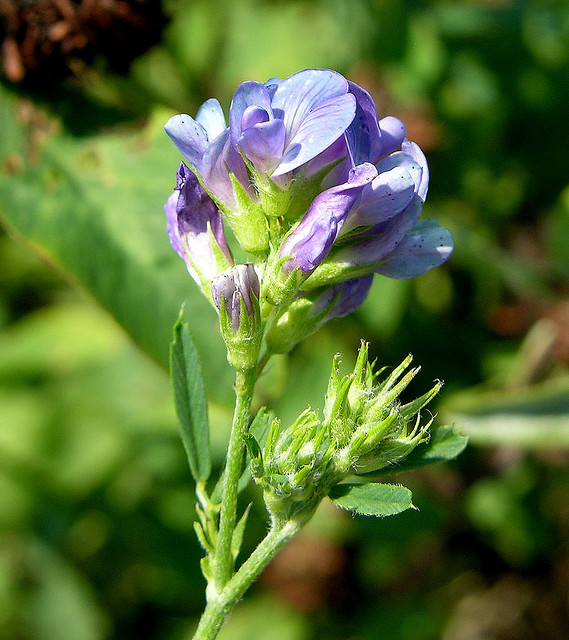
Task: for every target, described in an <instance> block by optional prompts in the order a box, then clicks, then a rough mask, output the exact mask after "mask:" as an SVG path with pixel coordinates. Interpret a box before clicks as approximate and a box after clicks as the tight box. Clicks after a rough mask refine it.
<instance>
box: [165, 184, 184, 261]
mask: <svg viewBox="0 0 569 640" xmlns="http://www.w3.org/2000/svg"><path fill="white" fill-rule="evenodd" d="M179 196H180V191H179V190H178V189H176V191H174V192H173V193H172V195H171V196H170V197H169V198H168V200H167V201H166V204H165V205H164V211H165V212H166V229H167V231H168V238H169V239H170V244H171V245H172V248H173V249H174V251H175V252H176V253H177V254H178V255H179V256H180V258H184V259H185V258H186V252H185V251H184V245H183V244H182V239H181V238H180V234H179V233H178V214H177V213H176V205H177V203H178V197H179Z"/></svg>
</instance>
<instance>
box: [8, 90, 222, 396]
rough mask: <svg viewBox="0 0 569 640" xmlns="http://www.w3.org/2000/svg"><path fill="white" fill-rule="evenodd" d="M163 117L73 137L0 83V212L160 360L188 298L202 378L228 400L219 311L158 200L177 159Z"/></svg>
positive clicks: (169, 188)
mask: <svg viewBox="0 0 569 640" xmlns="http://www.w3.org/2000/svg"><path fill="white" fill-rule="evenodd" d="M169 115H171V114H169V113H164V112H157V113H156V114H155V116H154V117H153V118H152V119H150V120H149V122H148V123H147V124H146V125H145V127H144V128H143V129H140V130H137V131H112V132H105V133H99V134H97V135H93V136H91V137H89V136H86V137H83V138H76V137H73V136H72V135H70V134H68V133H66V132H65V131H62V127H61V124H60V123H59V122H58V121H57V119H56V118H51V117H49V118H48V117H47V116H46V115H45V113H43V112H41V111H40V110H39V109H36V108H35V107H31V106H30V104H29V103H24V101H22V100H20V99H18V98H16V97H14V96H12V95H10V94H9V93H8V92H7V91H6V90H5V89H3V88H1V87H0V120H1V121H2V135H0V166H3V167H4V175H3V176H2V180H0V220H1V221H2V222H3V223H4V225H5V226H6V228H7V229H8V230H9V231H10V232H11V235H13V236H14V237H16V238H18V239H20V240H23V241H24V243H23V250H30V249H31V250H34V251H35V252H37V253H39V254H40V255H41V256H42V257H43V258H44V259H45V260H46V261H48V262H49V263H51V264H53V265H54V266H56V267H58V268H60V269H62V270H64V271H66V272H68V273H70V274H71V275H72V277H73V279H74V280H75V281H77V282H79V283H80V284H81V285H82V286H84V287H85V288H86V289H87V290H88V291H89V292H90V293H91V294H92V295H93V296H94V297H95V298H96V300H97V301H98V302H99V303H100V304H101V305H102V306H103V307H105V308H106V309H107V310H108V311H109V312H110V313H111V314H112V315H113V316H114V318H115V319H116V320H117V321H118V323H119V324H120V325H122V326H123V327H124V329H125V330H126V331H127V332H128V333H129V334H130V335H131V336H132V338H133V339H134V341H135V342H136V343H137V344H138V345H139V346H140V347H141V348H142V349H143V350H144V351H145V352H146V353H147V354H149V355H150V356H151V357H152V358H154V359H155V360H157V361H158V362H160V363H161V364H162V366H163V367H164V368H166V367H167V366H168V344H169V342H170V339H171V331H172V325H173V324H174V322H175V320H176V317H177V314H178V311H179V308H180V304H181V303H182V302H183V301H184V300H185V301H186V308H187V309H191V311H192V316H191V323H192V334H193V335H194V336H195V338H196V341H197V344H198V345H199V346H200V348H201V347H202V345H203V346H204V347H205V345H207V350H208V358H207V360H204V362H205V363H206V367H205V370H204V375H205V377H206V380H207V381H208V383H209V385H208V386H209V387H210V388H211V390H212V393H213V394H214V395H216V396H217V397H218V398H219V397H220V394H222V393H223V394H224V395H223V401H224V402H225V401H228V400H229V398H230V395H231V384H232V375H231V372H230V370H229V367H228V366H227V364H226V359H225V348H224V345H223V342H222V340H221V339H220V337H219V333H218V331H217V323H216V322H215V314H214V313H213V311H212V309H211V308H210V305H209V304H208V302H207V301H206V299H205V297H204V296H203V295H202V294H201V293H200V292H199V291H198V288H197V287H196V286H195V285H194V283H193V281H192V279H191V278H190V277H189V275H188V273H187V271H186V268H185V265H184V263H183V261H182V260H181V259H180V258H179V257H178V256H177V255H176V254H175V252H174V251H173V250H172V249H171V247H170V245H169V242H168V237H167V234H166V227H165V218H164V210H163V206H164V202H165V200H166V199H167V198H168V196H169V195H170V193H171V191H172V188H173V186H174V183H175V177H174V176H175V171H176V167H177V165H178V163H179V161H180V159H181V158H180V155H179V153H178V152H177V151H176V149H175V148H173V145H172V144H171V142H170V140H169V139H168V137H167V136H166V135H165V134H164V132H163V130H162V125H163V123H164V122H165V121H166V120H167V118H168V117H169ZM26 241H27V242H26Z"/></svg>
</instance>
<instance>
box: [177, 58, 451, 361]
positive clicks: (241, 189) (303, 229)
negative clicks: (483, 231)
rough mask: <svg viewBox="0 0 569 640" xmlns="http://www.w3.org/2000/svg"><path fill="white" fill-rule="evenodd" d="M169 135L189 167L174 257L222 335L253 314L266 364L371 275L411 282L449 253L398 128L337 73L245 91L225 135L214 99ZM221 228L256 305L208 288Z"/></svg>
mask: <svg viewBox="0 0 569 640" xmlns="http://www.w3.org/2000/svg"><path fill="white" fill-rule="evenodd" d="M165 130H166V132H167V133H168V135H169V136H170V137H171V139H172V140H173V142H174V143H175V145H176V146H177V147H178V149H179V150H180V151H181V153H182V154H183V156H184V158H185V164H184V163H182V164H181V165H180V167H179V169H178V175H177V184H176V188H175V191H174V193H173V194H172V195H171V196H170V198H169V199H168V202H167V203H166V207H165V209H166V215H167V222H168V233H169V237H170V241H171V243H172V246H173V247H174V249H175V250H176V251H177V252H178V253H179V254H180V256H181V257H182V258H183V259H184V260H185V261H186V264H187V267H188V270H189V272H190V274H191V275H192V277H193V278H194V280H195V281H196V282H197V283H198V284H199V285H200V287H201V288H202V290H203V292H204V293H205V295H206V296H207V297H208V298H209V299H210V301H211V302H212V304H214V305H215V306H216V307H217V308H218V310H219V312H220V314H223V313H225V314H229V316H230V320H231V322H228V323H226V324H227V325H228V326H229V325H230V324H233V326H234V327H238V325H239V322H240V318H242V313H243V310H245V312H246V313H253V312H255V313H258V314H259V319H260V320H259V322H257V323H256V325H257V326H259V327H260V329H259V331H261V332H262V333H263V335H264V336H265V346H266V349H267V351H268V352H269V353H278V352H286V351H288V350H290V349H291V348H292V347H293V346H294V344H296V342H298V341H299V340H301V339H302V338H303V337H305V336H306V335H309V334H310V333H312V332H313V331H314V330H316V329H317V328H318V327H319V326H320V325H322V324H323V323H324V322H326V321H327V320H329V319H330V318H332V317H335V316H342V315H346V314H348V313H350V312H352V311H354V310H355V309H356V308H357V307H358V306H359V305H361V304H362V302H363V301H364V299H365V298H366V296H367V293H368V291H369V288H370V286H371V281H372V277H373V275H374V274H376V273H378V274H381V275H384V276H387V277H390V278H400V279H407V278H414V277H416V276H419V275H422V274H424V273H426V272H427V271H429V270H430V269H432V268H433V267H436V266H438V265H440V264H442V263H443V262H444V261H445V260H446V259H447V258H448V257H449V256H450V254H451V253H452V237H451V235H450V233H449V231H448V230H447V229H445V228H443V227H440V226H439V225H438V224H437V222H435V221H434V220H421V219H420V217H421V213H422V207H423V203H424V201H425V198H426V195H427V189H428V183H429V173H428V167H427V162H426V159H425V156H424V155H423V153H422V152H421V150H420V149H419V147H418V146H417V145H416V144H414V143H413V142H410V141H408V140H407V138H406V132H405V127H404V125H403V124H402V123H401V121H400V120H398V119H397V118H394V117H392V116H387V117H385V118H382V119H380V118H379V117H378V114H377V110H376V107H375V104H374V102H373V100H372V98H371V97H370V95H369V94H368V93H367V92H366V91H365V90H364V89H362V88H361V87H359V86H357V85H355V84H353V83H351V82H348V81H347V80H346V79H345V78H344V77H342V76H341V75H340V74H338V73H336V72H334V71H330V70H323V69H308V70H305V71H300V72H299V73H296V74H294V75H292V76H290V77H288V78H286V79H284V80H280V79H271V80H269V81H268V82H266V83H265V84H261V83H258V82H244V83H243V84H241V85H240V86H239V87H238V88H237V91H236V92H235V95H234V96H233V100H232V102H231V106H230V109H229V126H228V125H227V121H226V119H225V115H224V113H223V110H222V108H221V106H220V104H219V102H218V101H217V100H215V99H210V100H207V101H206V102H205V103H204V104H203V105H202V106H201V107H200V109H199V110H198V113H197V115H196V117H195V119H194V118H192V117H190V116H188V115H178V116H174V117H173V118H171V119H170V120H169V121H168V122H167V124H166V125H165ZM224 223H225V225H226V226H227V227H229V228H230V229H231V231H232V232H233V234H234V236H235V238H236V240H237V241H238V243H239V244H240V246H241V248H242V249H244V251H245V252H248V253H249V254H250V256H251V258H250V260H251V264H252V265H253V266H252V267H248V268H247V274H248V277H247V280H250V281H251V282H254V283H255V287H257V288H258V291H255V292H254V297H255V299H256V300H257V301H258V305H257V304H255V305H251V304H248V302H247V301H248V300H249V299H250V296H249V294H247V293H245V294H243V292H242V291H241V287H240V286H236V287H234V291H235V292H236V293H235V295H236V296H241V300H242V302H239V301H238V300H237V299H236V300H234V301H233V302H232V303H231V304H228V301H227V299H226V298H225V294H224V293H223V292H220V290H219V287H220V286H222V287H224V288H226V286H227V280H226V279H223V278H222V279H219V278H218V277H217V276H219V275H220V274H221V273H223V272H224V271H226V270H227V269H231V268H232V267H234V266H235V265H234V259H233V257H232V254H231V252H230V250H229V248H228V244H227V241H226V236H225V231H226V230H225V229H224ZM250 269H253V271H254V272H255V274H256V275H255V277H253V278H251V277H250V276H251V271H250ZM243 273H245V272H243ZM212 283H213V284H212ZM222 299H224V300H225V304H224V305H223V310H222V305H221V302H220V301H221V300H222ZM242 303H243V304H242Z"/></svg>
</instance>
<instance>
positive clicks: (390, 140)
mask: <svg viewBox="0 0 569 640" xmlns="http://www.w3.org/2000/svg"><path fill="white" fill-rule="evenodd" d="M379 130H380V132H381V148H380V151H379V155H378V156H377V158H376V160H375V161H376V162H377V160H378V159H379V157H380V156H384V155H386V154H388V153H392V152H393V151H395V150H396V149H399V147H400V146H401V144H402V143H403V140H405V136H406V135H407V133H406V131H405V125H404V124H403V123H402V122H401V120H399V118H396V117H395V116H386V117H385V118H382V119H381V120H380V121H379Z"/></svg>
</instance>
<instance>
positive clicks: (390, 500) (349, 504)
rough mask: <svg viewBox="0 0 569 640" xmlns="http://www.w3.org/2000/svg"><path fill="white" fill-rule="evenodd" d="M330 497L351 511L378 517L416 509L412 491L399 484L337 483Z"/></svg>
mask: <svg viewBox="0 0 569 640" xmlns="http://www.w3.org/2000/svg"><path fill="white" fill-rule="evenodd" d="M328 497H329V498H330V499H331V500H332V501H333V502H334V503H335V504H337V505H338V506H339V507H341V508H342V509H346V510H347V511H350V512H351V513H357V514H359V515H365V516H376V517H378V518H385V517H387V516H394V515H397V514H398V513H402V512H403V511H406V510H407V509H416V507H415V506H414V505H413V502H412V497H413V495H412V493H411V491H410V490H409V489H407V487H403V486H401V485H397V484H376V483H371V482H367V483H365V484H337V485H335V486H334V487H332V489H331V490H330V493H329V494H328Z"/></svg>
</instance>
